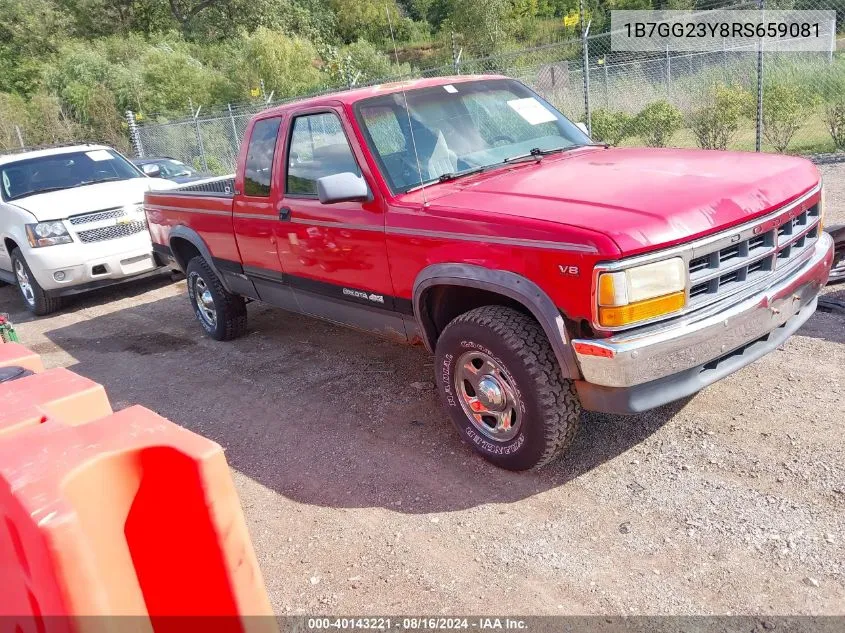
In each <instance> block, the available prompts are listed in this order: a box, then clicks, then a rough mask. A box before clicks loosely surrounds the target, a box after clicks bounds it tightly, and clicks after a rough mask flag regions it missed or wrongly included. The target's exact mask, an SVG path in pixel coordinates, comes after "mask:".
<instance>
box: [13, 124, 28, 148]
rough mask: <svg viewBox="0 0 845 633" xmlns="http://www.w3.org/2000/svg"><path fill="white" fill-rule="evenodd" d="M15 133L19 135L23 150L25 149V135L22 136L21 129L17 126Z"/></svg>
mask: <svg viewBox="0 0 845 633" xmlns="http://www.w3.org/2000/svg"><path fill="white" fill-rule="evenodd" d="M15 132H17V134H18V143H20V146H21V149H24V148H25V147H26V145H25V144H24V142H23V134H21V128H20V127H19V126H17V125H16V126H15Z"/></svg>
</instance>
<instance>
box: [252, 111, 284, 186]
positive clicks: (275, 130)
mask: <svg viewBox="0 0 845 633" xmlns="http://www.w3.org/2000/svg"><path fill="white" fill-rule="evenodd" d="M280 122H281V119H280V118H279V117H275V118H273V119H263V120H261V121H258V122H257V123H256V124H255V126H254V127H253V128H252V136H251V137H250V139H249V149H248V150H247V154H246V169H245V170H244V194H245V195H247V196H258V197H261V198H267V197H269V196H270V183H271V181H272V177H273V155H274V154H275V152H276V137H277V136H278V134H279V123H280Z"/></svg>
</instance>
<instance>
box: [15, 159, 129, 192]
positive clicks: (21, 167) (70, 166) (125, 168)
mask: <svg viewBox="0 0 845 633" xmlns="http://www.w3.org/2000/svg"><path fill="white" fill-rule="evenodd" d="M129 178H144V175H143V174H142V173H141V172H139V171H138V170H137V169H136V168H135V167H134V166H133V165H132V164H131V163H130V162H129V161H128V160H126V159H125V158H123V156H121V155H120V154H118V153H117V152H115V151H114V150H110V149H93V150H87V151H80V152H68V153H64V154H52V155H50V156H40V157H38V158H28V159H25V160H20V161H17V162H14V163H6V164H4V165H0V191H2V193H3V199H4V200H17V199H19V198H25V197H27V196H33V195H36V194H39V193H47V192H48V191H59V190H61V189H71V188H74V187H84V186H86V185H93V184H96V183H98V182H106V181H109V180H128V179H129Z"/></svg>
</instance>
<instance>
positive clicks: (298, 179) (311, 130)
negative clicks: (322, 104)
mask: <svg viewBox="0 0 845 633" xmlns="http://www.w3.org/2000/svg"><path fill="white" fill-rule="evenodd" d="M344 172H351V173H353V174H355V175H356V176H360V175H361V170H360V169H359V168H358V163H357V161H356V160H355V156H354V155H353V154H352V149H351V148H350V147H349V142H348V141H347V140H346V135H345V134H344V133H343V127H342V126H341V122H340V119H338V117H337V115H336V114H333V113H326V112H323V113H320V114H308V115H305V116H300V117H297V118H296V119H294V122H293V130H292V132H291V139H290V151H289V153H288V176H287V193H289V194H293V195H297V196H314V197H316V196H317V180H318V179H320V178H322V177H323V176H333V175H335V174H341V173H344Z"/></svg>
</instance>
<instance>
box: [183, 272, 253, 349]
mask: <svg viewBox="0 0 845 633" xmlns="http://www.w3.org/2000/svg"><path fill="white" fill-rule="evenodd" d="M185 277H186V279H187V283H188V300H189V301H190V302H191V307H192V308H193V309H194V314H195V315H196V317H197V321H199V323H200V325H201V326H202V329H203V330H205V333H206V334H208V335H209V336H210V337H211V338H213V339H215V340H217V341H230V340H232V339H235V338H238V337H239V336H241V335H242V334H244V333H245V332H246V328H247V318H246V301H244V298H243V297H241V296H239V295H233V294H231V293H230V292H229V291H227V290H226V289H225V288H224V287H223V284H222V283H221V282H220V279H219V278H218V277H217V275H216V274H215V273H214V271H213V270H211V266H209V265H208V262H206V261H205V259H204V258H203V257H201V256H199V255H197V256H196V257H194V258H193V259H192V260H191V261H190V262H188V266H187V268H186V269H185ZM198 280H202V281H204V282H205V285H206V287H207V288H208V290H209V291H210V292H211V296H212V298H213V301H214V310H215V312H216V322H215V324H214V325H213V326H212V325H211V324H210V323H209V322H208V321H206V319H204V318H203V316H202V314H201V311H200V308H199V306H198V304H197V297H196V287H197V283H198Z"/></svg>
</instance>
